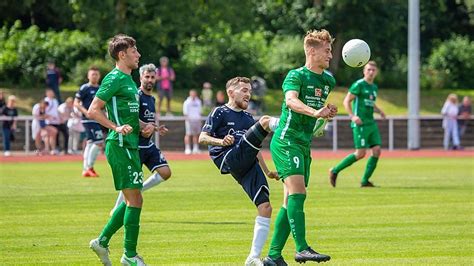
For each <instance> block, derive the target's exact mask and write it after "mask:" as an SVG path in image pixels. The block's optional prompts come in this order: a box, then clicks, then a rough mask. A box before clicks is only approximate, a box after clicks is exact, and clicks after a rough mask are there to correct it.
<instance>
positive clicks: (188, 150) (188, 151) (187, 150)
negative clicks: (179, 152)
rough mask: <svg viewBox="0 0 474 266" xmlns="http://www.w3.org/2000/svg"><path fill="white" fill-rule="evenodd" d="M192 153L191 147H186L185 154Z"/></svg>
mask: <svg viewBox="0 0 474 266" xmlns="http://www.w3.org/2000/svg"><path fill="white" fill-rule="evenodd" d="M191 153H192V151H191V150H190V149H185V150H184V154H186V155H189V154H191Z"/></svg>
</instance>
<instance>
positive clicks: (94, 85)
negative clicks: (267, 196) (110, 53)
mask: <svg viewBox="0 0 474 266" xmlns="http://www.w3.org/2000/svg"><path fill="white" fill-rule="evenodd" d="M87 79H88V80H89V82H88V83H86V84H83V85H82V86H81V88H80V89H79V91H78V92H77V93H76V99H75V100H74V107H76V108H77V109H78V110H79V111H81V113H82V124H83V126H84V128H85V130H86V134H87V145H86V147H85V148H84V152H83V156H84V163H83V169H82V176H83V177H98V176H99V175H98V174H97V173H96V172H95V170H94V164H95V161H96V159H97V156H98V155H99V153H100V150H101V148H102V143H103V142H104V136H103V132H102V128H101V127H100V125H99V123H97V122H96V121H94V120H92V119H89V118H88V117H87V109H89V106H90V105H91V103H92V100H93V99H94V97H95V94H96V92H97V90H98V89H99V80H100V72H99V69H98V68H97V67H94V66H91V67H89V70H88V71H87Z"/></svg>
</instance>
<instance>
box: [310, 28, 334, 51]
mask: <svg viewBox="0 0 474 266" xmlns="http://www.w3.org/2000/svg"><path fill="white" fill-rule="evenodd" d="M325 42H328V43H329V44H332V43H333V42H334V38H333V37H332V36H331V34H330V33H329V31H327V30H325V29H321V30H309V31H308V32H306V35H305V36H304V49H305V50H307V49H308V48H311V47H313V48H317V47H318V46H320V45H322V44H323V43H325Z"/></svg>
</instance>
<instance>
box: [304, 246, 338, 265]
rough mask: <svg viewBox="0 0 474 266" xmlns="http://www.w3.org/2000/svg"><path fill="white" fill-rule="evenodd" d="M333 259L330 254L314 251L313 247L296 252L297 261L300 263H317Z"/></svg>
mask: <svg viewBox="0 0 474 266" xmlns="http://www.w3.org/2000/svg"><path fill="white" fill-rule="evenodd" d="M330 259H331V257H330V256H328V255H324V254H319V253H318V252H316V251H314V250H313V249H312V248H311V247H308V248H307V249H305V250H303V251H301V252H296V254H295V261H296V262H299V263H306V262H307V261H315V262H317V263H320V262H325V261H329V260H330Z"/></svg>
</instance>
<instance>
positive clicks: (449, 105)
mask: <svg viewBox="0 0 474 266" xmlns="http://www.w3.org/2000/svg"><path fill="white" fill-rule="evenodd" d="M458 113H459V106H458V96H457V95H456V94H454V93H451V94H449V95H448V98H447V99H446V101H445V102H444V105H443V108H442V109H441V114H442V115H443V129H444V141H443V146H444V149H445V150H447V149H449V142H450V140H451V139H452V141H453V147H452V149H453V150H457V149H460V148H461V147H460V140H459V130H458V120H457V119H458Z"/></svg>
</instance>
